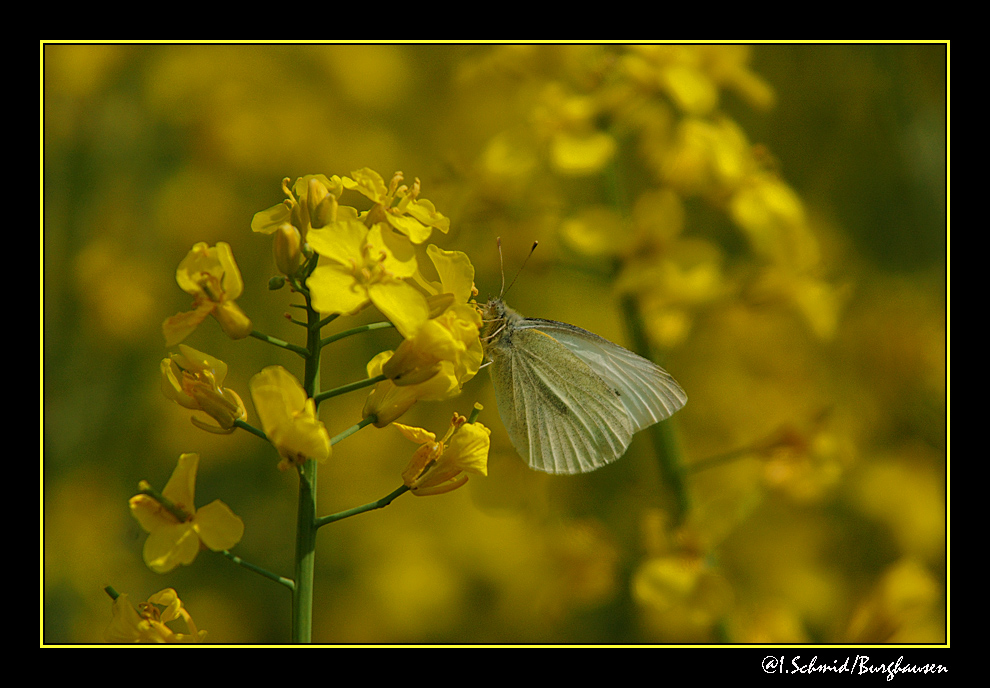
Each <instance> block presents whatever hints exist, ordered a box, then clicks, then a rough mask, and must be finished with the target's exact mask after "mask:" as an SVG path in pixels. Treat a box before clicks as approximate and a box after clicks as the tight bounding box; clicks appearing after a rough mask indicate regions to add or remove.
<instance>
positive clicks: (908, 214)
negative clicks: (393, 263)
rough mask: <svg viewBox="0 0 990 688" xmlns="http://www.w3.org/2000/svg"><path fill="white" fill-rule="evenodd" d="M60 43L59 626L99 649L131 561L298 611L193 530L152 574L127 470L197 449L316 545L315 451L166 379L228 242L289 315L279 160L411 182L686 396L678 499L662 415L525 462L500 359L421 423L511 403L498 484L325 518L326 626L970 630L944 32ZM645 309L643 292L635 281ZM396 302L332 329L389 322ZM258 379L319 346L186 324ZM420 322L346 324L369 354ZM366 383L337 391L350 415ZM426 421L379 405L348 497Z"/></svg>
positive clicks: (348, 459) (333, 422)
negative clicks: (615, 445) (165, 369)
mask: <svg viewBox="0 0 990 688" xmlns="http://www.w3.org/2000/svg"><path fill="white" fill-rule="evenodd" d="M42 60H43V62H42V67H43V133H44V147H43V165H44V167H43V173H44V175H43V232H44V233H43V246H42V258H43V267H44V293H43V299H44V301H43V358H44V360H43V364H44V367H43V454H44V456H43V459H44V464H43V485H42V496H43V522H42V528H43V532H42V535H43V553H42V554H43V558H42V563H43V568H42V582H43V627H42V641H43V642H45V643H98V642H102V639H103V633H104V630H105V629H106V627H107V625H108V624H109V622H110V618H111V612H110V608H111V605H110V600H109V598H108V597H107V595H106V593H105V592H104V591H103V588H104V586H106V585H112V586H113V587H114V588H116V589H117V590H118V591H121V592H127V593H128V594H129V595H130V596H131V598H132V599H137V600H143V599H147V597H149V596H150V595H151V594H153V593H155V592H157V591H158V590H160V589H162V588H166V587H172V588H175V589H176V590H177V591H178V593H179V596H180V597H181V598H182V600H183V602H184V604H185V606H186V608H187V609H188V610H189V612H190V613H191V614H192V616H193V618H194V619H195V620H196V623H197V625H198V627H199V628H201V629H205V630H206V631H207V632H208V636H207V640H208V641H211V642H217V643H282V642H286V641H287V640H288V638H289V634H290V621H291V619H290V607H289V594H288V593H287V592H286V590H285V589H283V588H281V587H279V586H277V585H275V584H273V583H271V582H270V581H267V580H265V579H262V578H261V577H259V576H256V575H254V574H252V573H250V572H248V571H246V570H244V569H242V568H239V567H236V566H234V565H232V564H231V563H230V562H229V561H227V560H226V559H224V558H223V557H221V556H219V555H216V554H213V553H211V552H203V553H201V554H200V555H199V557H198V558H197V560H196V561H195V562H194V564H193V565H191V566H188V567H180V568H179V569H177V570H175V571H173V572H171V573H169V574H166V575H158V574H155V573H153V572H151V571H150V570H148V569H147V568H146V567H145V566H144V564H143V562H142V558H141V550H142V546H143V543H144V539H145V537H146V534H145V533H144V532H143V531H142V530H141V529H140V527H139V526H138V524H137V522H136V521H135V520H134V519H133V518H132V517H131V515H130V513H129V510H128V506H127V500H128V498H129V497H131V496H132V495H133V494H134V493H135V492H136V488H137V484H138V481H139V480H142V479H146V480H148V481H149V482H151V483H152V484H153V485H155V486H157V487H159V488H160V487H162V486H164V484H165V482H166V481H167V480H168V477H169V475H171V472H172V470H173V468H174V467H175V463H176V460H177V459H178V456H179V455H180V454H181V453H184V452H196V453H199V454H200V456H201V462H200V469H199V473H200V474H199V481H198V485H197V503H198V504H199V505H203V504H207V503H209V502H211V501H212V500H214V499H222V500H223V501H224V502H226V503H227V504H228V505H230V507H231V508H232V509H233V510H234V511H235V512H236V513H237V514H238V515H240V516H241V518H242V519H243V520H244V523H245V528H246V530H245V536H244V538H243V540H242V541H241V543H240V544H239V545H238V546H237V547H236V548H235V549H234V552H235V553H236V554H238V555H240V556H241V557H243V558H244V559H246V560H249V561H251V562H253V563H255V564H258V565H260V566H263V567H265V568H267V569H269V570H272V571H274V572H276V573H279V574H282V575H286V576H291V574H292V571H291V567H292V552H293V545H294V528H295V524H294V518H295V498H296V486H297V477H296V475H295V474H294V473H293V472H292V471H287V472H280V471H278V470H276V464H277V462H278V458H277V456H276V455H275V453H274V451H273V450H272V449H271V447H269V446H267V445H265V444H264V443H262V442H261V441H260V440H259V439H258V438H256V437H254V436H252V435H249V434H248V433H246V432H236V433H235V434H233V435H230V436H217V435H211V434H208V433H205V432H203V431H202V430H199V429H197V428H196V427H194V426H193V425H192V424H191V423H190V421H189V412H188V411H186V410H185V409H182V408H180V407H178V406H177V405H175V404H172V403H170V402H169V401H168V400H166V399H165V398H164V396H163V395H162V393H161V390H160V382H159V362H160V361H161V359H162V358H164V357H165V356H166V355H167V353H168V350H166V349H165V347H164V342H163V339H162V334H161V323H162V321H163V320H164V319H165V318H166V317H168V316H171V315H173V314H175V313H178V312H180V311H184V310H188V308H189V302H190V299H189V296H188V295H187V294H185V293H183V292H182V291H181V290H180V289H179V288H178V287H177V286H176V283H175V269H176V266H177V265H178V263H179V261H181V260H182V258H183V257H184V256H185V255H186V253H187V252H188V251H189V249H190V248H191V247H192V245H193V244H194V243H196V242H199V241H205V242H207V243H209V244H210V245H213V244H215V243H216V242H217V241H225V242H227V243H229V244H230V245H231V247H232V249H233V252H234V255H235V257H236V259H237V262H238V264H239V266H240V269H241V273H242V275H243V277H244V281H245V285H246V286H245V291H244V295H243V296H242V297H241V299H240V300H239V303H240V305H241V306H242V307H243V308H244V310H245V311H246V312H247V313H248V314H249V315H250V317H251V318H252V320H253V321H254V324H255V327H256V329H258V330H260V331H262V332H265V333H267V334H270V335H273V336H275V337H280V338H283V339H289V340H292V339H293V338H298V337H299V336H300V330H299V328H296V327H294V326H293V325H291V324H290V323H288V322H287V321H286V320H285V319H284V317H283V314H284V313H285V312H286V311H287V310H289V309H288V308H287V303H288V302H289V299H288V298H287V297H288V296H289V295H288V293H287V291H269V290H268V289H267V282H268V279H269V277H271V276H272V275H274V274H276V271H275V266H274V262H273V259H272V253H271V243H270V239H269V238H268V237H265V236H262V235H259V234H253V233H252V232H251V231H250V223H251V219H252V217H253V215H254V213H256V212H258V211H260V210H263V209H265V208H269V207H271V206H272V205H274V204H276V203H279V202H280V201H281V200H282V198H283V195H282V193H281V189H280V182H281V180H282V178H284V177H290V178H292V179H295V178H297V177H299V176H302V175H305V174H315V173H323V174H327V175H333V174H339V175H345V174H350V173H351V172H352V171H353V170H356V169H359V168H363V167H370V168H373V169H375V170H377V171H378V172H380V173H381V174H382V175H383V176H384V177H385V178H386V179H388V178H389V177H390V176H391V174H392V173H393V172H395V171H397V170H401V171H402V172H404V173H405V175H406V178H407V179H408V180H411V179H413V178H414V177H418V178H419V179H420V180H421V182H422V189H423V191H422V194H423V196H424V197H426V198H429V199H430V200H431V201H433V203H434V204H435V205H436V207H437V209H438V210H439V211H440V212H442V213H444V214H445V215H446V216H447V217H449V218H450V220H451V231H450V233H449V234H447V235H442V234H439V233H434V236H433V239H432V241H433V242H435V243H437V244H438V245H439V246H441V247H442V248H445V249H457V250H461V251H465V252H466V253H468V255H469V256H470V257H471V260H472V262H473V263H474V265H475V267H476V270H477V276H476V284H477V286H478V288H479V290H480V296H479V298H480V299H482V300H484V299H485V298H487V297H488V296H490V295H495V294H497V293H498V291H499V287H500V284H501V274H500V262H499V253H498V250H497V248H496V237H501V239H502V247H503V248H502V250H503V253H504V261H505V266H506V270H505V271H506V273H507V278H508V279H511V278H512V277H513V276H514V275H515V274H516V272H517V271H518V269H519V266H520V265H521V264H522V262H523V260H524V259H525V257H526V254H527V253H528V251H529V249H530V246H531V244H532V242H533V241H534V240H539V242H540V247H539V248H538V249H537V251H536V252H535V253H534V254H533V257H532V258H531V259H530V261H529V262H528V263H527V265H526V267H525V269H524V270H523V271H522V273H521V274H520V276H519V278H518V280H517V281H516V282H515V284H514V286H513V287H512V289H511V291H510V292H509V294H508V296H507V300H508V301H509V302H510V303H511V304H512V305H513V307H514V308H516V309H517V310H519V311H520V312H522V313H523V314H525V315H527V316H532V317H543V318H550V319H555V320H562V321H566V322H570V323H573V324H575V325H579V326H581V327H584V328H586V329H589V330H592V331H594V332H596V333H598V334H600V335H602V336H604V337H606V338H608V339H611V340H613V341H616V342H618V343H620V344H624V345H627V346H631V345H633V344H634V343H635V341H634V340H635V337H634V332H633V331H632V330H631V329H630V323H631V322H633V321H634V322H638V323H639V325H640V326H641V329H642V333H643V336H644V337H645V341H647V342H649V343H650V345H651V354H652V355H653V356H655V357H657V358H658V360H662V363H663V365H664V366H665V367H666V368H667V369H668V370H669V371H670V372H671V373H672V374H673V375H674V376H675V378H676V379H677V380H678V381H679V382H680V383H681V385H682V386H683V387H684V388H685V390H686V391H687V393H688V396H689V402H688V404H687V406H686V407H685V408H684V409H683V410H682V411H680V412H679V413H678V414H676V415H675V416H674V418H673V419H672V420H671V421H669V424H670V431H671V435H672V436H673V437H675V438H676V449H675V452H676V455H677V456H678V457H679V459H680V461H682V462H683V463H684V465H686V466H687V467H688V470H687V471H686V473H685V486H686V487H685V490H684V492H683V494H682V495H681V496H682V497H685V496H686V498H687V502H686V508H685V509H684V510H683V511H681V510H679V508H678V507H677V506H676V505H675V500H674V498H673V497H672V496H671V487H670V485H669V484H665V483H664V481H663V480H662V478H661V475H660V469H659V468H658V464H657V460H656V457H655V452H654V446H653V444H652V443H651V442H650V439H649V437H648V436H647V435H648V433H643V434H642V435H641V436H638V437H637V439H636V440H635V441H634V442H633V445H632V447H631V448H630V451H629V453H628V454H627V455H626V456H625V457H624V458H623V459H622V460H621V461H619V462H617V463H616V464H614V465H611V466H608V467H606V468H604V469H602V470H600V471H597V472H595V473H592V474H588V475H583V476H564V477H553V476H547V475H543V474H539V473H535V472H533V471H530V470H529V469H528V468H527V467H526V466H525V464H524V463H523V462H522V461H521V460H520V459H519V457H518V456H517V455H516V454H515V452H514V451H513V449H512V447H511V444H510V443H509V440H508V437H507V436H506V434H505V432H504V430H503V429H502V427H501V422H500V420H499V419H498V414H497V410H496V405H495V400H494V397H493V394H492V391H491V385H490V382H489V380H488V376H487V373H486V372H484V371H482V373H481V374H479V375H478V376H477V378H475V379H474V380H472V381H471V382H470V383H469V384H468V385H467V386H466V387H465V390H464V393H463V395H462V396H461V397H460V398H458V399H454V400H452V401H450V402H444V403H427V402H421V403H419V404H417V406H416V407H414V408H413V410H412V411H410V412H409V413H408V414H407V415H406V416H405V417H403V419H402V422H403V423H408V424H412V425H421V426H423V427H426V428H428V429H430V430H433V431H435V432H438V433H442V432H443V430H444V428H445V427H446V424H447V422H448V419H449V417H450V414H451V413H452V412H454V411H459V412H461V413H464V414H467V413H469V411H470V409H471V406H472V405H473V403H474V402H475V401H480V402H481V403H482V404H483V405H484V407H485V410H484V412H483V413H482V416H481V418H480V420H481V421H482V422H484V423H485V424H486V425H488V426H489V427H491V428H492V429H493V434H492V454H491V457H490V461H489V475H488V476H487V477H472V478H471V480H470V481H469V483H468V484H467V486H465V487H464V488H462V489H460V490H457V491H455V492H453V493H450V494H448V495H443V496H436V497H427V498H416V497H413V496H410V495H405V496H402V497H401V498H399V499H397V500H396V501H395V502H394V503H392V504H391V505H390V506H389V507H387V508H385V509H382V510H379V511H374V512H371V513H369V514H364V515H361V516H357V517H354V518H350V519H346V520H343V521H340V522H338V523H335V524H332V525H329V526H327V527H325V528H323V529H321V531H320V532H319V536H318V550H317V557H318V558H317V571H316V573H317V579H316V603H315V608H314V628H313V638H314V640H315V641H317V642H322V643H596V644H612V643H681V642H687V643H722V642H730V643H753V642H766V643H782V642H812V643H823V642H827V643H836V642H852V643H885V642H905V643H941V642H945V641H946V639H947V635H946V634H947V626H946V620H947V619H946V616H947V613H946V608H947V605H946V599H947V592H946V585H947V562H948V558H947V533H948V523H947V516H948V511H947V478H948V464H947V442H948V422H947V401H948V392H947V332H948V330H947V296H948V295H947V287H948V233H947V225H946V212H947V209H946V201H947V189H946V181H947V180H946V168H947V165H946V162H947V159H946V139H947V136H946V134H947V46H946V45H943V44H917V45H915V44H892V45H800V44H799V45H757V46H752V47H747V46H662V47H661V48H660V49H652V48H651V49H646V48H628V47H626V46H604V47H603V46H574V45H568V46H555V45H542V46H537V45H530V46H493V45H444V44H436V45H305V44H300V45H195V44H191V45H157V44H135V45H114V44H109V45H71V44H47V45H45V46H43V51H42ZM630 303H631V304H634V312H635V317H634V318H633V319H632V321H631V320H630V311H629V310H628V309H627V308H624V307H623V304H625V305H627V306H628V305H629V304H630ZM380 318H381V316H380V315H379V314H377V313H375V312H374V309H368V310H366V311H364V312H362V313H361V314H359V315H358V316H356V317H355V318H354V319H347V320H348V322H347V324H340V322H343V321H344V320H345V319H343V318H342V319H341V320H340V322H338V323H334V325H333V326H331V328H328V333H329V332H331V331H338V330H342V329H345V328H347V327H350V326H353V325H354V324H356V323H364V322H374V321H376V320H379V319H380ZM186 343H188V344H189V345H191V346H193V347H195V348H197V349H200V350H202V351H205V352H208V353H210V354H211V355H213V356H216V357H218V358H221V359H223V360H224V361H226V362H227V363H228V365H229V366H230V372H229V374H228V378H227V383H226V385H227V386H228V387H230V388H232V389H234V390H236V391H237V392H238V393H239V394H240V395H241V396H242V397H243V398H244V399H245V401H246V402H248V411H249V414H250V418H249V419H252V418H253V419H254V420H256V415H255V414H254V411H253V408H252V406H251V404H250V400H249V394H248V393H247V389H248V388H247V382H248V380H249V379H250V377H251V376H252V375H253V374H254V373H256V372H257V371H258V370H260V369H261V368H262V367H264V366H267V365H273V364H279V365H283V366H285V367H287V368H288V369H289V370H291V371H293V372H294V373H295V374H296V375H301V366H300V365H299V359H298V357H296V356H295V355H294V354H292V353H289V352H286V351H284V350H280V349H276V348H274V347H270V346H267V345H266V344H264V343H262V342H260V341H258V340H256V339H250V338H249V339H246V340H241V341H236V342H235V341H231V340H230V339H228V338H227V337H225V336H224V335H223V333H222V332H221V331H220V329H219V327H217V326H216V323H215V322H214V321H212V320H208V321H207V322H206V323H204V324H203V325H202V326H200V328H199V329H198V330H197V331H196V332H195V333H194V335H193V336H192V337H190V339H189V340H188V341H187V342H186ZM398 343H399V340H398V335H397V334H396V333H395V332H394V331H393V330H380V331H376V332H374V333H371V334H369V335H368V336H366V337H356V338H349V339H347V340H344V342H343V343H342V345H340V346H335V347H332V349H330V350H327V351H326V352H325V353H324V356H323V359H322V361H323V362H322V373H323V380H324V381H323V385H322V387H323V388H324V389H330V388H332V387H335V386H338V385H340V384H346V383H348V382H353V381H356V380H359V379H361V378H363V377H364V375H365V373H364V365H365V363H366V362H367V361H368V360H370V359H371V358H372V357H373V356H374V355H375V354H376V353H377V352H379V351H381V350H384V349H391V348H394V347H395V346H397V345H398ZM365 395H366V391H361V392H358V393H355V394H349V395H344V396H341V397H336V398H333V399H331V400H329V401H327V402H325V403H324V404H323V405H322V406H321V409H320V417H321V419H322V420H323V421H324V423H326V424H327V426H328V428H329V430H330V433H331V435H334V434H336V433H338V432H340V431H341V430H343V429H345V428H347V427H349V426H350V425H352V424H354V423H355V422H357V421H358V420H360V412H361V407H362V405H363V401H364V398H365ZM412 449H413V447H412V446H411V445H410V444H409V443H408V441H407V440H405V439H404V438H402V437H401V435H400V434H399V433H398V431H396V430H395V429H394V428H384V429H375V428H373V427H371V428H365V429H363V430H361V431H360V432H358V433H356V434H355V435H353V436H351V437H350V438H348V439H346V440H345V441H343V442H341V443H340V444H338V445H336V446H335V447H334V453H333V456H332V457H331V459H330V461H329V463H328V464H327V465H326V466H325V467H323V468H321V471H320V476H319V478H320V485H319V490H320V491H319V512H320V513H321V514H329V513H333V512H336V511H340V510H343V509H348V508H351V507H354V506H358V505H360V504H364V503H367V502H371V501H373V500H375V499H378V498H380V497H382V496H384V495H386V494H388V493H389V492H391V491H392V490H393V489H395V488H396V487H397V486H398V485H399V484H400V483H401V479H400V475H401V472H402V470H403V469H404V467H405V465H406V463H407V462H408V460H409V456H410V454H411V451H412Z"/></svg>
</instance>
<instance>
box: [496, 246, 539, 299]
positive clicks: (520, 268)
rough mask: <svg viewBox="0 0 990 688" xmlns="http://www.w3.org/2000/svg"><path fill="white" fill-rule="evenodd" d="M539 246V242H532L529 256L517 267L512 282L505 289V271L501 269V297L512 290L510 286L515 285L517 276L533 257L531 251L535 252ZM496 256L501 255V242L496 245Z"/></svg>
mask: <svg viewBox="0 0 990 688" xmlns="http://www.w3.org/2000/svg"><path fill="white" fill-rule="evenodd" d="M539 245H540V242H539V241H534V242H533V245H532V246H531V247H530V249H529V254H528V255H527V256H526V260H524V261H523V262H522V265H520V266H519V270H518V272H516V276H515V277H513V278H512V281H511V282H509V286H508V287H507V288H506V287H505V269H504V268H503V270H502V287H503V289H502V295H503V296H505V292H507V291H508V290H509V289H512V285H513V284H515V283H516V280H517V279H519V275H520V274H521V273H522V271H523V268H524V267H526V263H528V262H529V259H530V257H531V256H532V255H533V251H535V250H536V247H537V246H539ZM498 254H499V256H501V255H502V242H501V241H499V244H498Z"/></svg>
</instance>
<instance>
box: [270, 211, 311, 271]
mask: <svg viewBox="0 0 990 688" xmlns="http://www.w3.org/2000/svg"><path fill="white" fill-rule="evenodd" d="M272 253H273V254H274V256H275V267H277V268H278V271H279V272H281V273H282V274H283V275H285V276H287V277H288V276H291V275H294V274H295V273H296V271H297V270H298V269H299V268H300V267H301V266H302V264H303V262H304V261H305V255H304V254H303V252H302V237H301V235H300V234H299V230H298V229H296V228H295V227H294V226H292V225H290V224H289V223H288V222H283V223H282V224H280V225H279V226H278V229H276V230H275V240H274V241H273V242H272Z"/></svg>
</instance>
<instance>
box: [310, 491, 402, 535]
mask: <svg viewBox="0 0 990 688" xmlns="http://www.w3.org/2000/svg"><path fill="white" fill-rule="evenodd" d="M408 491H409V488H408V487H407V486H405V485H403V486H402V487H400V488H398V489H396V490H395V491H393V492H391V493H390V494H388V495H386V496H384V497H382V498H381V499H379V500H377V501H374V502H369V503H368V504H365V505H363V506H356V507H354V508H353V509H348V510H347V511H340V512H338V513H336V514H330V515H329V516H324V517H323V518H318V519H317V520H316V527H317V528H319V527H321V526H325V525H326V524H328V523H333V522H334V521H340V520H343V519H345V518H350V517H351V516H357V515H358V514H363V513H365V512H366V511H374V510H375V509H382V508H384V507H386V506H388V505H389V504H391V503H392V501H393V500H394V499H395V498H396V497H398V496H399V495H401V494H404V493H406V492H408Z"/></svg>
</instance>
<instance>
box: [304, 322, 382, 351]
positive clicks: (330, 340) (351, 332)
mask: <svg viewBox="0 0 990 688" xmlns="http://www.w3.org/2000/svg"><path fill="white" fill-rule="evenodd" d="M389 327H395V325H393V324H392V323H390V322H376V323H368V324H367V325H361V326H359V327H354V328H351V329H349V330H344V331H343V332H338V333H337V334H334V335H330V336H329V337H327V338H326V339H324V340H323V341H321V342H320V346H321V347H322V346H326V345H327V344H332V343H333V342H335V341H337V340H338V339H343V338H344V337H350V336H352V335H355V334H361V333H362V332H371V331H372V330H384V329H387V328H389Z"/></svg>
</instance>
